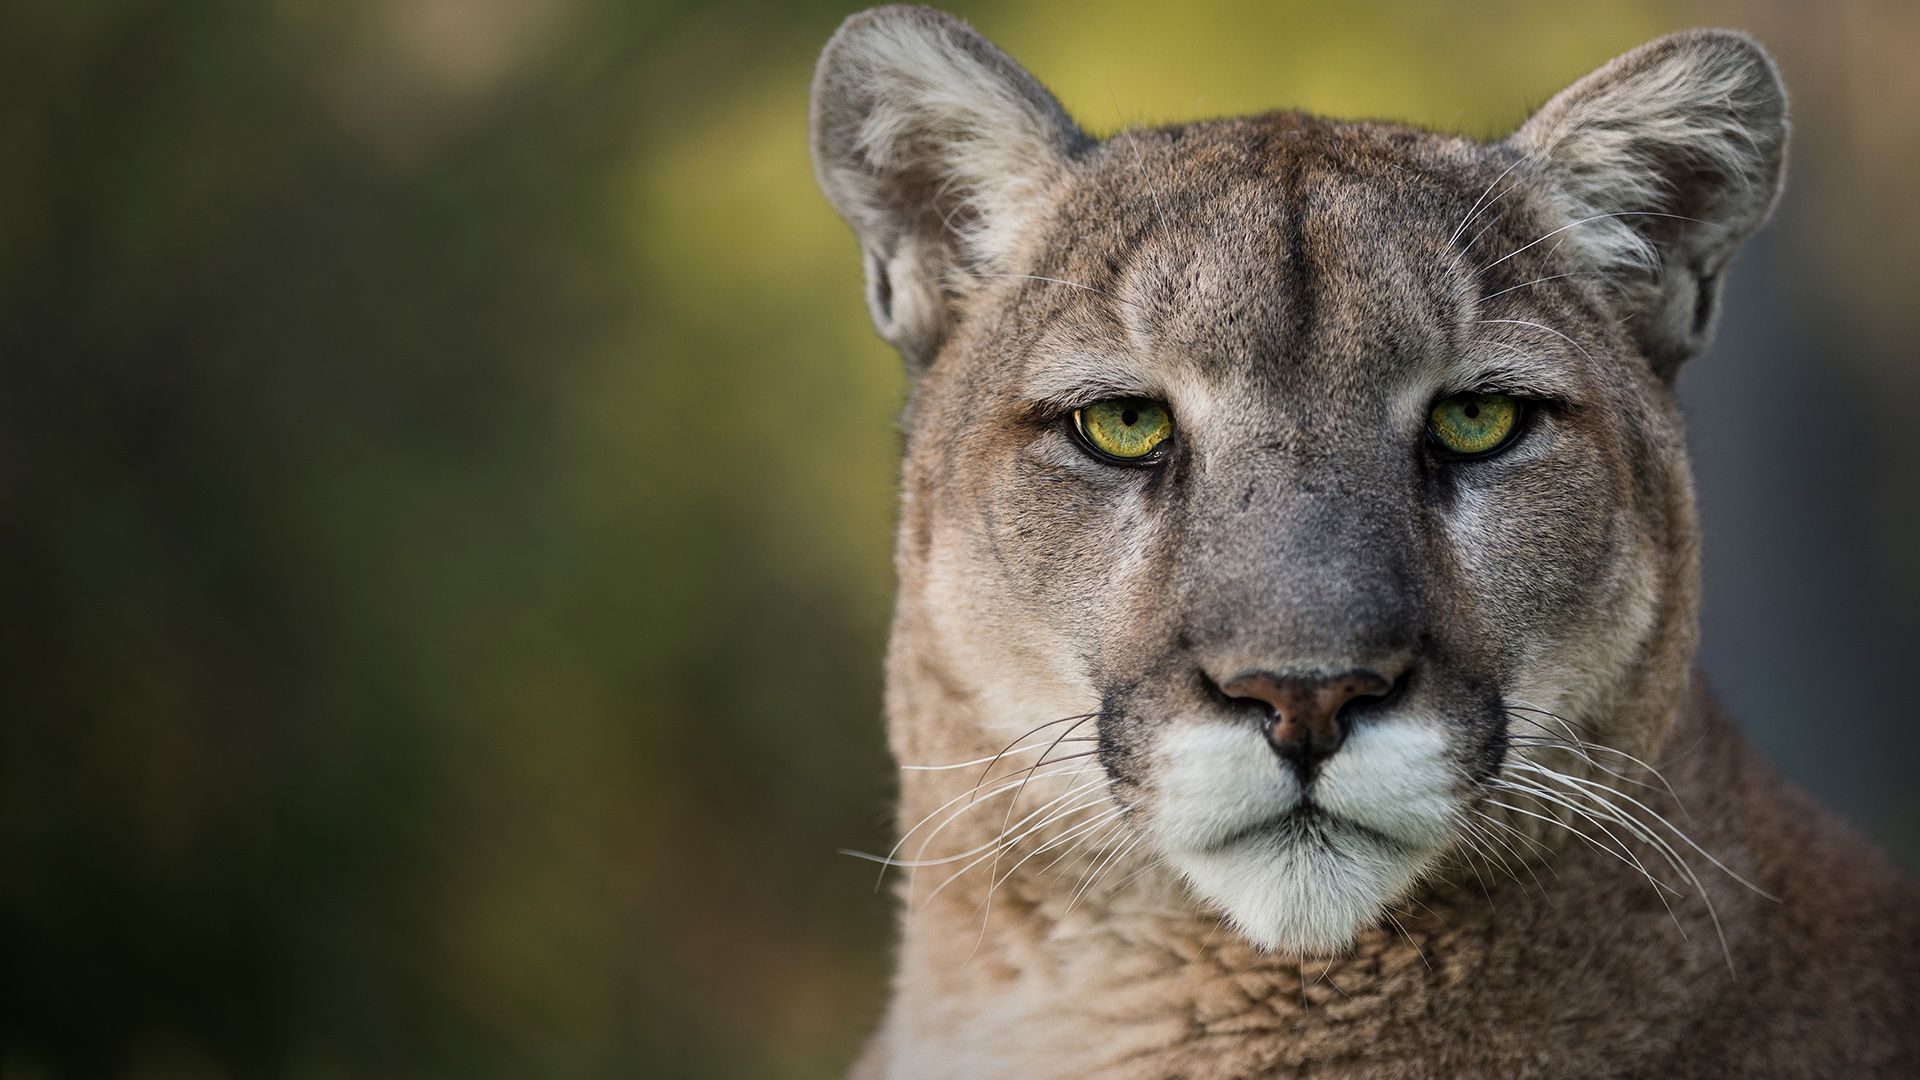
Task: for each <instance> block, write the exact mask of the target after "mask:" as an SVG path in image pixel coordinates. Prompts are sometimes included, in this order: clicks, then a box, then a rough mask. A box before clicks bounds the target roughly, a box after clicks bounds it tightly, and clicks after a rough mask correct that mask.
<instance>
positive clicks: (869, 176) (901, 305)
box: [812, 7, 1088, 372]
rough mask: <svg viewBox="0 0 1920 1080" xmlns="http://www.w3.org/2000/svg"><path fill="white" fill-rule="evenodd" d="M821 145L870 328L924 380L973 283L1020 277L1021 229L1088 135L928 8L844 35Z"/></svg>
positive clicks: (825, 81)
mask: <svg viewBox="0 0 1920 1080" xmlns="http://www.w3.org/2000/svg"><path fill="white" fill-rule="evenodd" d="M812 138H813V168H814V174H815V175H816V176H817V177H818V178H819V181H820V187H821V188H822V189H823V190H825V192H826V194H827V198H828V200H829V201H831V202H832V203H833V207H834V209H835V210H837V211H839V212H840V216H841V217H843V218H845V219H846V221H847V223H848V224H849V225H852V226H853V229H854V232H856V233H858V234H859V238H860V248H861V252H862V254H863V256H864V258H865V262H866V271H867V306H868V308H869V309H871V311H872V313H873V321H874V325H875V326H877V327H878V328H879V330H880V336H881V337H883V338H885V339H887V341H888V342H890V343H891V344H892V345H893V346H894V348H896V349H898V350H900V354H901V356H903V357H904V358H905V359H906V361H907V365H908V367H909V368H910V369H912V370H913V371H915V372H917V371H919V370H920V369H922V368H924V367H925V366H926V365H927V364H928V363H930V362H931V361H932V360H933V357H934V354H935V353H936V352H938V351H939V348H940V345H941V343H942V342H943V341H944V340H945V339H946V336H947V333H948V331H949V329H950V324H951V321H952V317H953V315H952V313H953V307H954V302H955V300H956V299H957V298H958V297H959V296H960V295H962V294H964V292H965V291H966V289H967V288H968V286H969V285H970V283H971V281H972V280H977V276H978V275H980V274H983V273H994V272H1000V273H1008V272H1012V270H1013V265H1012V262H1011V258H1012V255H1013V251H1014V248H1015V246H1016V245H1017V244H1018V243H1019V238H1020V237H1021V235H1022V232H1023V225H1025V224H1027V223H1029V222H1030V221H1031V220H1032V218H1033V216H1034V215H1035V214H1036V213H1037V212H1038V211H1039V210H1041V209H1042V208H1043V207H1044V205H1045V198H1046V194H1047V191H1048V189H1049V188H1050V187H1051V186H1052V185H1053V184H1054V182H1055V181H1057V180H1058V179H1059V177H1060V175H1061V173H1062V172H1063V170H1064V168H1065V166H1066V164H1067V162H1068V161H1069V160H1070V158H1071V157H1072V156H1073V155H1074V154H1075V153H1076V152H1078V150H1080V149H1081V148H1082V147H1084V146H1085V145H1086V144H1087V141H1088V140H1087V137H1086V136H1085V135H1083V134H1081V132H1080V130H1079V128H1077V127H1075V126H1074V123H1073V121H1072V120H1071V119H1069V118H1068V116H1067V114H1066V111H1065V110H1064V109H1062V108H1061V107H1060V103H1059V102H1057V101H1055V100H1054V98H1053V95H1051V94H1049V93H1048V92H1047V90H1046V88H1045V87H1043V86H1041V85H1040V84H1039V83H1038V82H1037V81H1035V80H1034V78H1033V76H1031V75H1029V74H1027V72H1026V71H1025V70H1024V69H1022V68H1021V67H1020V65H1018V64H1016V63H1014V62H1013V61H1012V60H1011V59H1009V58H1008V57H1007V55H1006V54H1005V53H1003V52H1001V51H1000V50H999V49H997V48H995V47H994V46H993V44H992V43H990V42H988V41H987V40H986V39H985V38H983V37H981V36H980V35H979V34H978V33H976V32H974V30H973V29H972V28H971V27H969V26H967V24H965V23H963V22H961V21H960V20H958V19H956V18H953V17H952V16H950V15H946V14H944V13H942V12H938V11H933V10H931V9H928V8H921V7H883V8H876V9H874V10H872V11H867V12H863V13H861V14H859V15H855V16H854V17H852V18H851V19H848V20H847V21H846V23H845V24H844V25H842V26H841V27H840V31H839V33H837V34H835V35H834V36H833V40H831V41H829V42H828V43H827V48H826V51H825V52H824V53H822V54H821V57H820V66H819V68H818V70H817V71H816V72H815V74H814V79H813V106H812Z"/></svg>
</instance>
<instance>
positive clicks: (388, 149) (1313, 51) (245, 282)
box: [0, 0, 1693, 1080]
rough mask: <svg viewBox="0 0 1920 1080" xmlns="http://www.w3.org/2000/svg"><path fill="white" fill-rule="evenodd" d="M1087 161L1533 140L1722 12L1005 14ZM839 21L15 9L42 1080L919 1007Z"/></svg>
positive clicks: (0, 507)
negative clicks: (1413, 128) (1241, 144)
mask: <svg viewBox="0 0 1920 1080" xmlns="http://www.w3.org/2000/svg"><path fill="white" fill-rule="evenodd" d="M966 13H967V14H969V15H970V16H971V17H973V18H974V19H975V20H976V21H977V22H978V23H979V24H980V25H982V27H983V28H984V29H986V30H987V31H988V32H989V33H990V34H992V35H993V36H995V37H996V38H998V39H999V40H1001V41H1002V42H1003V43H1005V44H1006V45H1007V46H1008V47H1009V48H1010V49H1012V50H1013V51H1014V52H1015V53H1016V54H1017V55H1019V56H1020V57H1021V58H1022V59H1023V60H1024V61H1026V62H1027V63H1029V64H1030V65H1031V66H1032V67H1034V68H1035V70H1037V71H1039V72H1041V73H1042V75H1043V77H1045V78H1046V79H1047V80H1048V81H1049V82H1050V83H1051V84H1052V85H1053V86H1055V87H1056V89H1057V90H1058V91H1059V93H1060V94H1061V96H1062V98H1063V100H1065V102H1066V103H1067V105H1068V107H1069V108H1070V109H1071V110H1073V111H1075V112H1076V113H1077V114H1079V115H1080V116H1082V117H1083V118H1084V119H1085V120H1086V122H1087V124H1088V126H1089V127H1091V128H1094V129H1096V130H1112V129H1114V128H1117V127H1119V126H1122V125H1124V124H1127V123H1133V122H1140V121H1152V120H1161V119H1169V120H1170V119H1179V118H1187V117H1192V116H1200V115H1209V114H1218V113H1229V112H1236V111H1243V110H1250V109H1261V108H1267V107H1273V106H1278V105H1299V106H1303V107H1308V108H1312V109H1316V110H1322V111H1327V112H1331V113H1336V114H1343V115H1383V116H1390V117H1397V118H1404V119H1411V120H1415V121H1419V122H1422V123H1427V124H1432V125H1436V126H1440V127H1445V128H1453V129H1459V130H1466V131H1472V132H1477V133H1487V134H1491V133H1496V132H1499V131H1502V130H1504V129H1505V128H1506V127H1508V126H1509V125H1511V124H1512V123H1513V122H1515V121H1517V120H1518V119H1519V118H1520V117H1521V116H1523V115H1524V113H1525V112H1526V110H1527V108H1528V107H1529V106H1530V105H1532V104H1534V103H1537V102H1538V101H1540V100H1542V99H1543V98H1544V97H1545V96H1546V95H1547V94H1549V93H1550V92H1551V91H1552V90H1554V89H1555V88H1557V87H1558V86H1559V85H1561V84H1562V83H1564V82H1565V81H1567V80H1568V79H1570V78H1572V77H1574V76H1576V75H1578V74H1579V73H1581V72H1582V71H1584V70H1585V69H1586V68H1588V67H1590V66H1591V65H1593V64H1594V63H1596V62H1598V61H1599V60H1601V59H1603V58H1605V57H1606V56H1609V55H1611V54H1612V53H1614V52H1617V51H1619V50H1621V49H1624V48H1626V47H1628V46H1630V45H1632V44H1634V43H1636V42H1638V41H1639V40H1642V39H1644V38H1645V37H1647V36H1650V35H1652V34H1654V33H1658V32H1660V31H1662V30H1664V29H1669V28H1673V27H1676V26H1680V25H1685V24H1687V23H1689V22H1691V21H1693V20H1692V19H1691V17H1690V13H1688V12H1685V11H1674V10H1671V9H1667V8H1662V7H1656V6H1653V5H1647V4H1633V3H1628V4H1592V5H1581V6H1579V7H1577V8H1570V7H1564V6H1550V5H1549V6H1543V5H1538V4H1523V3H1517V2H1514V3H1499V4H1487V5H1475V6H1473V7H1472V8H1471V9H1468V8H1464V7H1460V8H1456V7H1452V6H1448V5H1431V4H1423V3H1415V2H1412V0H1408V2H1405V3H1389V4H1379V5H1312V4H1305V3H1285V4H1248V3H1227V2H1214V0H1202V2H1196V3H1189V4H1185V5H1182V6H1181V7H1180V9H1179V10H1178V12H1177V13H1174V12H1170V11H1169V10H1168V9H1166V8H1165V7H1164V6H1162V5H1154V4H1147V3H1141V2H1138V0H1120V2H1115V3H1106V4H1091V3H1076V4H1068V5H1046V6H1032V5H969V6H968V7H967V10H966ZM844 14H845V9H844V8H841V7H838V6H834V5H826V4H818V3H803V4H766V3H762V4H747V3H723V4H714V5H695V4H690V3H653V4H648V3H632V2H625V0H406V2H403V3H380V2H374V0H363V2H355V3H330V2H326V0H279V2H275V3H243V2H193V3H164V4H163V3H153V2H139V0H97V2H89V3H56V2H28V3H21V4H9V5H6V6H5V7H4V8H3V9H0V362H4V376H5V378H4V385H0V562H3V563H4V566H3V568H0V611H4V614H5V618H4V621H0V642H4V646H3V647H4V653H3V654H0V655H3V656H4V663H5V668H4V671H0V675H4V679H5V682H4V690H0V1073H4V1075H5V1076H7V1077H8V1078H9V1080H12V1078H14V1077H16V1076H18V1077H23V1078H28V1077H41V1076H58V1077H65V1076H76V1077H78V1076H137V1077H182V1078H186V1077H192V1078H199V1077H254V1076H283V1075H284V1076H293V1077H332V1076H373V1075H386V1076H448V1077H494V1076H498V1077H521V1076H542V1077H568V1076H579V1077H603V1076H619V1075H647V1076H739V1077H783V1076H791V1077H812V1076H827V1075H834V1074H835V1073H836V1072H837V1071H838V1070H840V1069H841V1068H843V1067H844V1065H845V1063H846V1061H847V1060H848V1059H849V1058H850V1056H851V1054H852V1053H853V1051H854V1048H855V1046H856V1045H857V1042H858V1040H859V1038H860V1037H861V1035H862V1034H863V1033H864V1030H865V1029H866V1028H867V1027H868V1026H869V1025H870V1023H871V1021H872V1019H873V1017H874V1016H875V1015H876V1013H877V1010H878V1008H879V1004H880V1001H881V999H882V997H883V994H884V978H885V975H884V972H885V968H886V955H885V949H886V935H887V931H888V926H889V911H888V906H887V904H886V902H885V899H884V898H883V897H877V896H875V895H873V894H872V892H871V890H870V882H871V876H870V874H869V873H868V872H867V871H866V870H864V869H862V868H861V866H860V864H855V863H851V862H850V861H847V860H840V859H836V857H835V856H834V854H833V852H834V849H835V848H837V847H841V846H856V847H859V846H868V847H870V846H872V845H874V844H879V843H884V840H883V838H884V836H885V834H886V829H887V820H886V813H887V810H886V805H887V792H888V782H887V768H886V762H885V757H884V751H883V747H882V744H881V738H880V723H879V658H880V654H881V649H882V645H883V637H884V629H885V622H886V616H887V604H888V599H889V590H890V576H889V570H888V565H889V563H888V559H889V549H890V529H891V515H892V491H891V486H892V481H893V469H894V465H893V454H894V451H895V446H896V441H897V436H896V433H895V432H894V430H893V426H892V425H893V414H894V412H895V410H896V408H897V405H898V402H899V400H900V397H901V395H902V393H903V391H904V385H903V381H902V379H901V376H900V374H899V372H898V370H897V366H896V364H895V362H894V359H893V358H892V356H891V355H889V354H888V353H887V352H886V351H885V348H884V346H882V345H881V344H880V343H879V342H878V341H877V340H876V339H875V338H874V337H873V335H872V334H871V332H870V330H869V329H868V327H867V324H866V321H865V315H864V310H863V307H862V304H861V300H860V285H859V278H858V272H859V267H858V262H857V259H856V256H855V250H854V246H853V243H852V240H851V238H850V236H849V235H848V234H847V233H846V231H845V229H844V228H843V226H841V224H840V223H839V222H838V221H837V220H836V219H835V218H834V217H833V216H832V214H831V212H830V211H829V210H828V209H827V208H826V206H825V204H824V203H823V201H822V200H821V199H820V198H819V197H818V195H817V193H816V192H815V190H814V187H813V184H812V179H811V175H810V171H809V167H808V163H807V157H806V143H805V95H806V84H807V79H808V76H809V73H810V66H811V63H812V58H813V56H814V55H815V53H816V51H817V49H818V47H819V45H820V44H821V43H822V42H823V41H824V40H825V38H826V36H827V35H828V34H829V33H830V32H831V30H832V28H833V26H834V25H835V24H836V23H837V21H838V19H839V18H840V17H841V16H842V15H844Z"/></svg>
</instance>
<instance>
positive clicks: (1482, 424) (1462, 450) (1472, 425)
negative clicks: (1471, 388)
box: [1427, 393, 1522, 457]
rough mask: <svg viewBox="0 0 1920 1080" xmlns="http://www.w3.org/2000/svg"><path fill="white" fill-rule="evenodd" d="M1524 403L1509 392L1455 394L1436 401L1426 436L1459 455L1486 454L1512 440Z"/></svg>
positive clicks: (1443, 448)
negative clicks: (1508, 393)
mask: <svg viewBox="0 0 1920 1080" xmlns="http://www.w3.org/2000/svg"><path fill="white" fill-rule="evenodd" d="M1521 412H1522V402H1521V401H1520V399H1519V398H1516V397H1511V396H1509V395H1506V394H1472V393H1468V394H1453V395H1451V396H1449V397H1443V398H1441V399H1440V400H1439V401H1436V402H1434V403H1433V410H1432V411H1431V412H1429V413H1428V414H1427V435H1428V436H1429V437H1430V438H1432V439H1433V441H1434V442H1436V443H1438V444H1439V445H1440V448H1441V449H1442V450H1444V451H1446V452H1447V453H1449V454H1454V455H1456V456H1459V457H1485V456H1486V455H1488V454H1491V453H1493V452H1494V451H1495V450H1499V449H1501V448H1502V447H1504V446H1506V445H1507V443H1509V442H1511V441H1513V435H1514V432H1516V431H1518V430H1519V428H1520V415H1521Z"/></svg>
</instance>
